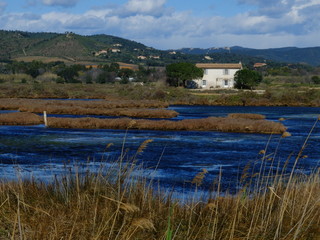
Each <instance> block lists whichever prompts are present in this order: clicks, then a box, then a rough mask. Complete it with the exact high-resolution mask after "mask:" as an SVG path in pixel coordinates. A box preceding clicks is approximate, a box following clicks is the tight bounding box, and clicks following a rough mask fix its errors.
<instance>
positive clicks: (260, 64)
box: [253, 63, 267, 68]
mask: <svg viewBox="0 0 320 240" xmlns="http://www.w3.org/2000/svg"><path fill="white" fill-rule="evenodd" d="M264 66H267V64H266V63H255V64H254V65H253V67H254V68H261V67H264Z"/></svg>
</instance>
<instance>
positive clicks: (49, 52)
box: [0, 30, 320, 66]
mask: <svg viewBox="0 0 320 240" xmlns="http://www.w3.org/2000/svg"><path fill="white" fill-rule="evenodd" d="M319 54H320V48H308V49H299V48H283V49H266V50H255V49H247V48H241V47H233V48H230V49H229V48H223V49H221V48H219V49H218V48H210V49H200V48H195V49H188V48H184V49H180V50H168V51H162V50H157V49H154V48H151V47H147V46H145V45H143V44H141V43H138V42H135V41H131V40H127V39H124V38H120V37H115V36H110V35H105V34H100V35H91V36H82V35H78V34H74V33H70V32H66V33H64V34H61V33H43V32H42V33H31V32H22V31H3V30H0V61H10V60H20V61H32V60H47V61H52V60H53V59H52V58H54V60H62V61H69V62H75V63H77V62H79V61H82V62H90V63H99V62H102V63H103V62H126V63H134V64H140V65H146V66H164V65H167V64H170V63H174V62H191V63H197V62H217V63H219V62H220V63H221V62H233V63H236V62H240V61H241V62H242V63H244V64H245V65H248V66H253V64H254V63H255V62H263V61H268V63H271V64H272V63H273V62H286V63H297V62H305V63H308V64H311V65H319V64H320V58H319V57H318V56H319Z"/></svg>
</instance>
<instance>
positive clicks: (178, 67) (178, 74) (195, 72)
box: [166, 62, 203, 87]
mask: <svg viewBox="0 0 320 240" xmlns="http://www.w3.org/2000/svg"><path fill="white" fill-rule="evenodd" d="M166 71H167V81H168V83H169V84H170V85H171V86H176V87H178V86H186V82H187V81H190V80H193V79H197V78H202V77H203V70H202V69H200V68H197V67H196V66H195V65H194V64H192V63H183V62H182V63H172V64H169V65H167V67H166Z"/></svg>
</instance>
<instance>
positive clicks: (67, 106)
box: [0, 98, 178, 118]
mask: <svg viewBox="0 0 320 240" xmlns="http://www.w3.org/2000/svg"><path fill="white" fill-rule="evenodd" d="M167 106H168V105H167V103H163V102H158V101H124V100H123V101H103V100H101V101H69V100H38V99H37V100H36V99H10V98H7V99H0V109H7V110H19V111H21V112H33V113H42V112H43V111H46V112H47V113H48V114H72V115H104V116H126V117H137V118H173V117H176V116H178V113H177V112H176V111H173V110H167V109H163V108H164V107H167ZM155 107H156V108H159V107H160V109H150V108H155Z"/></svg>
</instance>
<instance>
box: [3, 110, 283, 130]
mask: <svg viewBox="0 0 320 240" xmlns="http://www.w3.org/2000/svg"><path fill="white" fill-rule="evenodd" d="M41 123H43V119H42V118H41V117H39V116H38V115H36V114H33V113H24V112H17V113H6V114H0V125H10V124H11V125H32V124H33V125H35V124H41ZM47 125H48V127H52V128H85V129H128V128H131V129H141V130H164V131H222V132H244V133H265V134H270V133H272V134H283V133H285V131H286V127H285V126H284V125H283V124H282V123H280V122H272V121H267V120H254V119H245V118H230V117H209V118H203V119H184V120H181V121H169V120H157V121H155V120H146V119H135V120H133V119H130V118H115V119H98V118H89V117H85V118H54V117H49V118H48V124H47Z"/></svg>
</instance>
